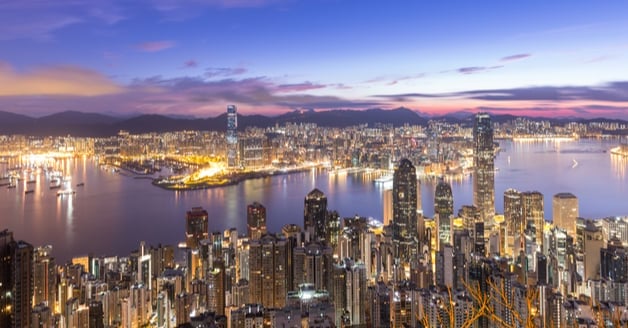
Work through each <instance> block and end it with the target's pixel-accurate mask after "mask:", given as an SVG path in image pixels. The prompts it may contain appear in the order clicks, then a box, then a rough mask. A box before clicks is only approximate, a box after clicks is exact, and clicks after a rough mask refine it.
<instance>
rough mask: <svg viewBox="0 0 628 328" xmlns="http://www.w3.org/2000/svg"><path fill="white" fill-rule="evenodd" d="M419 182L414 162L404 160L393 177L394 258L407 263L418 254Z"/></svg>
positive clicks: (396, 168)
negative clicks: (417, 211)
mask: <svg viewBox="0 0 628 328" xmlns="http://www.w3.org/2000/svg"><path fill="white" fill-rule="evenodd" d="M416 209H417V180H416V169H415V167H414V165H412V162H410V161H409V160H407V159H402V160H401V161H400V162H399V165H398V166H397V167H395V172H394V175H393V244H394V256H395V258H397V259H400V260H402V261H405V262H407V261H408V260H409V259H410V258H411V257H412V255H413V254H415V253H416V249H415V247H414V246H415V245H416V242H417V240H418V238H417V231H418V230H417V213H416Z"/></svg>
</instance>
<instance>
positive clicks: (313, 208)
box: [303, 189, 327, 241]
mask: <svg viewBox="0 0 628 328" xmlns="http://www.w3.org/2000/svg"><path fill="white" fill-rule="evenodd" d="M326 217H327V197H326V196H325V194H323V192H322V191H320V190H318V189H314V190H312V191H310V193H309V194H307V196H305V207H304V209H303V228H304V230H305V231H306V232H307V233H309V234H310V240H312V241H317V240H323V239H325V236H326V235H327V220H326Z"/></svg>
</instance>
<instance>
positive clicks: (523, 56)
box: [499, 54, 532, 62]
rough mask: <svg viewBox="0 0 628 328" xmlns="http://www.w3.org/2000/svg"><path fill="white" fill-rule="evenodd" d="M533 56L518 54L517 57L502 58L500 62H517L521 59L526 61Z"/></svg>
mask: <svg viewBox="0 0 628 328" xmlns="http://www.w3.org/2000/svg"><path fill="white" fill-rule="evenodd" d="M530 56H532V54H516V55H510V56H506V57H502V58H501V59H500V60H499V61H500V62H510V61H516V60H521V59H525V58H528V57H530Z"/></svg>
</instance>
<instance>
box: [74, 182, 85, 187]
mask: <svg viewBox="0 0 628 328" xmlns="http://www.w3.org/2000/svg"><path fill="white" fill-rule="evenodd" d="M84 185H85V183H84V182H79V183H77V184H76V186H77V187H83V186H84Z"/></svg>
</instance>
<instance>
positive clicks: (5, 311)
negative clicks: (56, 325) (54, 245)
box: [0, 230, 33, 328]
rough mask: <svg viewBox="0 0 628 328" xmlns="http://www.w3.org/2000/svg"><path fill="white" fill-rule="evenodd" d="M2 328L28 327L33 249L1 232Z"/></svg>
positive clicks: (7, 233)
mask: <svg viewBox="0 0 628 328" xmlns="http://www.w3.org/2000/svg"><path fill="white" fill-rule="evenodd" d="M0 293H1V294H0V309H1V310H0V327H16V328H17V327H28V326H30V324H31V309H32V307H33V306H32V305H33V304H32V301H33V246H32V245H30V244H28V243H26V242H24V241H21V240H20V241H15V240H13V233H12V232H10V231H8V230H3V231H1V232H0Z"/></svg>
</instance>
